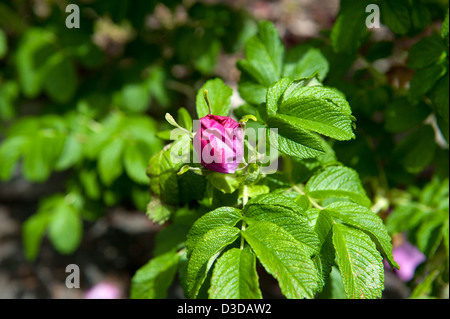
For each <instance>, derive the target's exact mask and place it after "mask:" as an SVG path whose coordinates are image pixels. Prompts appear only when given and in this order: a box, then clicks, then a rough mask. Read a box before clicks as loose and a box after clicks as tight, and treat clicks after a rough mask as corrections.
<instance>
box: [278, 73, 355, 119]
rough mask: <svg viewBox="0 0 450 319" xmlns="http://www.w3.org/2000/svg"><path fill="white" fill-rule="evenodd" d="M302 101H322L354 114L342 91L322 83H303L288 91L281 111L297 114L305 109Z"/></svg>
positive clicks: (335, 108)
mask: <svg viewBox="0 0 450 319" xmlns="http://www.w3.org/2000/svg"><path fill="white" fill-rule="evenodd" d="M313 79H314V78H311V80H313ZM296 82H298V81H296ZM296 82H294V83H296ZM302 103H304V104H308V103H313V104H318V103H321V104H324V105H326V106H327V108H328V109H334V110H336V111H339V112H341V113H343V114H346V115H348V116H350V115H351V114H352V109H351V108H350V105H349V104H348V102H347V100H346V99H345V97H344V95H343V94H342V93H341V92H339V91H338V90H336V89H333V88H329V87H324V86H321V85H312V86H311V85H306V86H305V85H301V86H296V87H294V88H292V89H290V90H289V91H287V92H286V93H285V94H284V96H283V100H282V103H281V106H280V113H284V114H291V115H295V113H296V112H297V111H300V110H302V109H303V106H302V105H301V104H302ZM291 112H293V113H291Z"/></svg>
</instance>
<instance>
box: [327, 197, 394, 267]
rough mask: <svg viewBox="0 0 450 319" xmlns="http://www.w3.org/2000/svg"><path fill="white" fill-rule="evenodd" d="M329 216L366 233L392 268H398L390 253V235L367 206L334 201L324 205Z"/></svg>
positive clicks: (379, 219) (380, 220)
mask: <svg viewBox="0 0 450 319" xmlns="http://www.w3.org/2000/svg"><path fill="white" fill-rule="evenodd" d="M325 211H328V212H330V214H331V216H332V217H334V218H338V219H340V220H341V221H342V222H343V223H344V224H347V225H350V226H352V227H355V228H358V229H360V230H362V231H364V232H365V233H366V234H368V235H369V236H370V237H371V238H372V240H373V241H374V242H375V244H376V246H377V248H378V250H379V251H380V252H381V253H382V255H383V257H385V258H386V259H387V261H388V262H389V264H390V266H391V267H392V268H394V267H395V268H397V269H398V268H399V266H398V264H397V263H396V262H395V261H394V257H393V255H392V244H391V236H389V233H388V231H387V228H386V226H384V224H383V220H382V219H381V218H380V217H378V216H377V215H376V214H375V213H373V212H371V211H370V210H369V209H368V208H366V207H364V206H361V205H358V204H355V203H351V202H334V203H331V204H330V205H328V206H327V207H325Z"/></svg>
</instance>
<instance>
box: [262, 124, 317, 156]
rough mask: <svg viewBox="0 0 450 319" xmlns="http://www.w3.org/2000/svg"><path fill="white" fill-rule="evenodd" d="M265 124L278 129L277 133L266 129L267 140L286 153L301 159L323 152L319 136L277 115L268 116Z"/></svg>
mask: <svg viewBox="0 0 450 319" xmlns="http://www.w3.org/2000/svg"><path fill="white" fill-rule="evenodd" d="M267 126H268V127H269V128H277V129H278V133H275V132H272V131H271V130H267V134H268V135H269V141H270V143H271V144H272V145H274V146H277V147H278V150H279V151H280V152H282V153H284V154H286V155H290V156H294V157H296V158H298V159H303V158H314V157H317V156H319V155H321V154H323V153H324V150H323V147H322V143H321V141H320V138H319V136H317V135H315V134H313V133H310V132H308V131H306V130H305V129H303V128H301V127H299V126H296V125H293V124H292V123H291V122H289V121H288V120H286V119H284V118H282V117H280V116H278V115H275V116H270V117H269V118H268V119H267Z"/></svg>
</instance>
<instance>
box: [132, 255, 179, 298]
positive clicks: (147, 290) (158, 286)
mask: <svg viewBox="0 0 450 319" xmlns="http://www.w3.org/2000/svg"><path fill="white" fill-rule="evenodd" d="M179 260H180V256H179V255H178V253H177V252H176V251H173V250H172V251H169V252H167V253H165V254H162V255H160V256H158V257H155V258H153V259H151V260H150V261H149V262H148V263H147V264H145V265H144V266H142V267H141V268H139V269H138V271H136V273H135V274H134V276H133V278H132V279H131V292H130V297H131V298H132V299H163V298H166V297H167V290H168V289H169V287H170V285H171V284H172V281H173V279H174V277H175V274H176V271H177V267H178V262H179Z"/></svg>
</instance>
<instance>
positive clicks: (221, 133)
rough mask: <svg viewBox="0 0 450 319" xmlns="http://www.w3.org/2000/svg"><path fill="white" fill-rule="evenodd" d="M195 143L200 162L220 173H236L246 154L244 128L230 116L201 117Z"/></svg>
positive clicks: (209, 115)
mask: <svg viewBox="0 0 450 319" xmlns="http://www.w3.org/2000/svg"><path fill="white" fill-rule="evenodd" d="M193 143H194V149H195V151H196V153H197V155H198V157H199V158H200V163H201V164H202V165H203V166H204V167H205V168H207V169H209V170H212V171H215V172H219V173H234V172H235V171H236V169H237V168H238V166H239V164H240V163H241V161H242V157H243V155H244V144H243V137H242V129H241V127H240V125H239V123H238V122H236V121H235V120H233V119H231V118H230V117H228V116H219V115H211V114H208V115H206V116H205V117H203V118H201V119H200V127H199V128H198V130H197V134H196V135H195V137H194V141H193Z"/></svg>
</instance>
